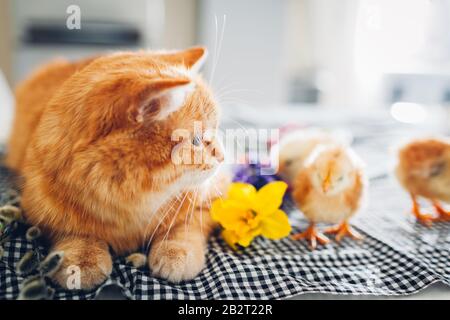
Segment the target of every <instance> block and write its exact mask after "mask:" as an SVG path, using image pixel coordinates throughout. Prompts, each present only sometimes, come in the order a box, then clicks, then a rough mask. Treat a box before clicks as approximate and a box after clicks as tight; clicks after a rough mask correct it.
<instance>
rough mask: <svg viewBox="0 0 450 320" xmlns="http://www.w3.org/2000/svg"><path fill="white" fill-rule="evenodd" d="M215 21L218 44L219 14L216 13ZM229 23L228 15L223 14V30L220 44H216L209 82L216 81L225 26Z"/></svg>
mask: <svg viewBox="0 0 450 320" xmlns="http://www.w3.org/2000/svg"><path fill="white" fill-rule="evenodd" d="M214 22H215V26H216V38H215V39H216V40H215V42H216V44H217V42H218V41H217V40H218V21H217V15H214ZM226 24H227V16H226V15H225V14H224V15H223V22H222V30H221V35H220V40H219V42H218V45H217V46H216V45H215V46H214V60H213V67H212V69H211V75H210V79H209V83H211V84H212V83H213V82H214V75H215V73H216V68H217V65H218V64H219V59H220V54H221V51H222V43H223V36H224V34H225V27H226Z"/></svg>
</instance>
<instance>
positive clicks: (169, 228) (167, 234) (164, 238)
mask: <svg viewBox="0 0 450 320" xmlns="http://www.w3.org/2000/svg"><path fill="white" fill-rule="evenodd" d="M188 194H189V192H186V193H185V195H184V197H183V202H181V204H180V205H179V206H178V209H177V212H176V213H175V214H174V216H173V218H172V221H171V222H170V224H169V227H168V228H167V232H166V234H165V235H164V237H163V239H162V240H161V243H164V242H165V241H166V240H167V237H168V236H169V233H170V230H172V227H173V224H174V223H175V220H176V219H177V218H178V215H179V214H180V211H181V208H182V207H183V204H184V201H185V200H186V197H187V195H188Z"/></svg>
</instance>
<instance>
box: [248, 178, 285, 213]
mask: <svg viewBox="0 0 450 320" xmlns="http://www.w3.org/2000/svg"><path fill="white" fill-rule="evenodd" d="M287 187H288V186H287V184H286V183H285V182H283V181H274V182H270V183H268V184H266V185H265V186H264V187H262V188H261V189H259V190H258V193H257V194H256V197H255V198H254V202H253V205H252V208H253V210H255V211H256V212H257V213H259V214H262V215H268V214H272V213H273V212H275V211H276V210H277V209H278V208H279V207H280V206H281V203H282V202H283V196H284V193H285V192H286V189H287Z"/></svg>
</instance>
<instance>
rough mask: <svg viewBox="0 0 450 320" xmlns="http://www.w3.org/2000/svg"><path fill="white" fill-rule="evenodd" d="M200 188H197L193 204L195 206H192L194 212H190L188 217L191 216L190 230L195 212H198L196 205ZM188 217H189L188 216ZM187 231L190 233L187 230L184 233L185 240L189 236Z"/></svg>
mask: <svg viewBox="0 0 450 320" xmlns="http://www.w3.org/2000/svg"><path fill="white" fill-rule="evenodd" d="M199 188H200V187H197V188H196V189H195V193H194V202H193V205H192V212H188V216H189V222H188V229H189V228H190V226H191V222H192V217H193V216H194V212H195V210H196V208H195V204H196V202H197V195H198V190H199ZM186 217H187V216H186ZM187 231H188V230H185V232H184V237H185V239H186V238H187V234H188V232H187Z"/></svg>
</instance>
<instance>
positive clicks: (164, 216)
mask: <svg viewBox="0 0 450 320" xmlns="http://www.w3.org/2000/svg"><path fill="white" fill-rule="evenodd" d="M176 201H177V200H176V199H173V200H172V201H171V202H170V203H169V205H170V206H169V207H168V208H167V209H166V211H165V212H164V214H162V215H160V214H159V210H158V211H157V212H155V214H153V215H152V218H151V219H150V222H149V223H148V224H147V227H146V228H145V234H144V239H143V242H144V243H145V241H146V239H147V234H148V232H149V231H150V230H151V229H152V224H151V222H152V221H153V219H154V218H155V217H156V216H161V218H160V219H159V222H158V224H157V226H156V227H155V228H154V229H153V232H156V230H157V229H158V228H159V226H160V225H161V223H162V222H163V221H164V219H165V218H166V217H167V215H168V214H169V212H170V211H171V210H172V209H173V207H174V205H175V203H176ZM178 201H179V200H178ZM152 237H153V233H152ZM150 244H151V240H149V241H147V245H146V246H145V250H146V251H148V249H149V247H150Z"/></svg>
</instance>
